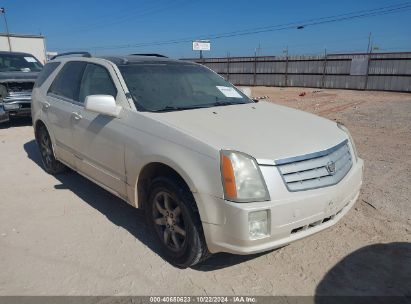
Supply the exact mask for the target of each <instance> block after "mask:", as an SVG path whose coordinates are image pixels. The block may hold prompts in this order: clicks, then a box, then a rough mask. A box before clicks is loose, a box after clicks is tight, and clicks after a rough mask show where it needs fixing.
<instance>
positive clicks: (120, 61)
mask: <svg viewBox="0 0 411 304" xmlns="http://www.w3.org/2000/svg"><path fill="white" fill-rule="evenodd" d="M94 58H103V59H106V60H109V61H111V62H113V63H114V64H116V65H126V64H130V63H139V62H175V63H177V62H180V61H179V60H176V59H170V58H167V57H158V56H150V55H145V56H144V55H124V56H121V55H117V56H94Z"/></svg>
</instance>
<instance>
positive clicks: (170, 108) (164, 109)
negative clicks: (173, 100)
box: [150, 105, 210, 113]
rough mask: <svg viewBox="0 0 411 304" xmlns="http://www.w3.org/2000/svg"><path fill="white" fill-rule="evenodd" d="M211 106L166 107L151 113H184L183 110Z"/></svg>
mask: <svg viewBox="0 0 411 304" xmlns="http://www.w3.org/2000/svg"><path fill="white" fill-rule="evenodd" d="M209 107H210V105H198V106H187V107H176V106H166V107H164V108H162V109H159V110H153V111H150V112H156V113H157V112H172V111H182V110H193V109H201V108H209Z"/></svg>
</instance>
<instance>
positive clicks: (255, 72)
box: [253, 51, 257, 86]
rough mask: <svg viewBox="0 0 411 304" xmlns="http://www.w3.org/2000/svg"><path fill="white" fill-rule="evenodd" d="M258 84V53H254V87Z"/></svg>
mask: <svg viewBox="0 0 411 304" xmlns="http://www.w3.org/2000/svg"><path fill="white" fill-rule="evenodd" d="M256 83H257V51H256V52H254V79H253V85H254V86H255V85H256Z"/></svg>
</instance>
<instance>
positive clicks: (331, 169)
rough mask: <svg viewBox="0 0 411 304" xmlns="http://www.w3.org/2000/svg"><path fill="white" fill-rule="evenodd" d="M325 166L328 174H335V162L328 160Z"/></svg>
mask: <svg viewBox="0 0 411 304" xmlns="http://www.w3.org/2000/svg"><path fill="white" fill-rule="evenodd" d="M325 168H326V169H327V171H328V174H330V175H334V174H335V162H333V161H330V162H328V163H327V165H326V166H325Z"/></svg>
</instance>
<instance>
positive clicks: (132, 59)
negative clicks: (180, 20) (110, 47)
mask: <svg viewBox="0 0 411 304" xmlns="http://www.w3.org/2000/svg"><path fill="white" fill-rule="evenodd" d="M79 57H81V58H101V59H105V60H108V61H111V62H112V63H114V64H115V65H127V64H133V63H139V62H145V63H148V62H152V63H158V62H167V63H182V61H181V60H177V59H170V58H167V57H165V56H163V55H159V54H131V55H112V56H92V55H91V54H90V53H89V52H80V51H79V52H68V53H62V54H58V55H56V56H54V57H53V58H52V60H54V59H60V58H61V59H63V58H70V59H71V60H73V59H76V58H79ZM70 59H69V60H70Z"/></svg>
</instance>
